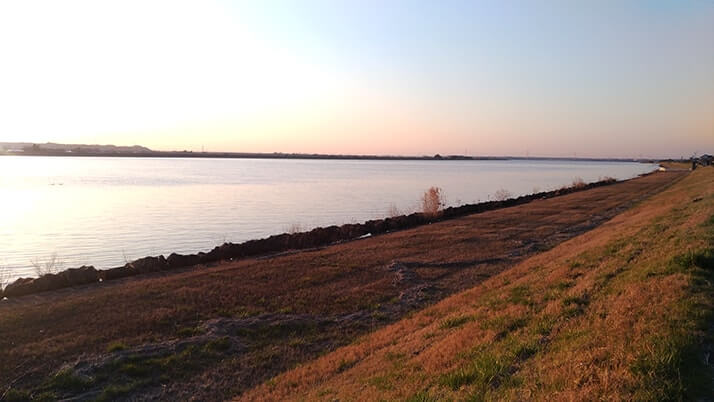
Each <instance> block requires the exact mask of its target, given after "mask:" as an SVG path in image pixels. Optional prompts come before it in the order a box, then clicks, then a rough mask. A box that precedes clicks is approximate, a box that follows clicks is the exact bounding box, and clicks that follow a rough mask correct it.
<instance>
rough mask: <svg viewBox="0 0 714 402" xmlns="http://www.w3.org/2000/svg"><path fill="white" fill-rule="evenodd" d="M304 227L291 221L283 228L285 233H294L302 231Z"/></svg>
mask: <svg viewBox="0 0 714 402" xmlns="http://www.w3.org/2000/svg"><path fill="white" fill-rule="evenodd" d="M304 231H305V228H304V227H303V226H302V225H301V224H299V223H293V224H291V225H290V226H288V227H287V229H285V233H289V234H295V233H301V232H304Z"/></svg>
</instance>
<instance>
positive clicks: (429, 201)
mask: <svg viewBox="0 0 714 402" xmlns="http://www.w3.org/2000/svg"><path fill="white" fill-rule="evenodd" d="M441 198H442V193H441V189H440V188H439V187H430V188H429V189H428V190H426V191H425V192H424V195H423V196H422V199H421V203H422V204H421V205H422V212H423V213H424V215H425V216H428V217H435V216H438V215H439V213H440V212H441V208H442V207H443V205H444V203H443V202H442V199H441Z"/></svg>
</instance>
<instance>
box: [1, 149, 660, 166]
mask: <svg viewBox="0 0 714 402" xmlns="http://www.w3.org/2000/svg"><path fill="white" fill-rule="evenodd" d="M0 156H54V157H108V158H204V159H303V160H385V161H408V160H414V161H490V160H493V161H507V160H534V161H573V162H641V163H655V162H656V161H657V160H655V159H647V158H639V159H638V158H577V157H537V156H530V157H519V156H465V155H443V156H442V155H439V154H437V155H434V156H397V155H330V154H299V153H279V152H274V153H249V152H192V151H151V152H83V151H80V152H67V151H60V150H58V151H55V150H39V151H33V152H0Z"/></svg>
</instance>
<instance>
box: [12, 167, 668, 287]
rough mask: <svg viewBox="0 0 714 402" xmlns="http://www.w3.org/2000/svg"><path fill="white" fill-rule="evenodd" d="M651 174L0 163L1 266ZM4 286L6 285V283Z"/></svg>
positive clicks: (160, 248) (112, 262)
mask: <svg viewBox="0 0 714 402" xmlns="http://www.w3.org/2000/svg"><path fill="white" fill-rule="evenodd" d="M654 168H655V166H654V165H649V164H639V163H621V162H554V161H438V162H437V161H347V160H340V161H333V160H269V159H261V160H255V159H160V158H156V159H144V158H136V159H135V158H52V157H11V156H5V157H0V203H1V204H0V205H1V206H2V207H1V208H0V266H4V267H5V269H4V270H5V272H6V273H7V272H8V271H9V275H10V276H11V277H12V278H15V277H18V276H21V275H25V276H27V275H33V276H34V269H33V268H32V263H33V262H34V263H44V262H46V261H48V260H49V259H50V258H51V256H53V255H56V257H57V258H58V260H59V261H60V264H61V266H62V267H63V268H71V267H77V266H80V265H83V264H87V265H94V266H95V267H97V268H110V267H114V266H119V265H123V264H124V263H125V261H127V260H132V259H136V258H139V257H143V256H146V255H158V254H164V255H168V254H169V253H171V252H173V251H175V252H181V253H195V252H198V251H207V250H209V249H211V248H213V247H214V246H216V245H218V244H220V243H223V242H225V241H232V242H240V241H244V240H249V239H255V238H261V237H265V236H268V235H271V234H277V233H282V232H285V231H289V230H294V229H296V228H300V229H302V230H306V229H310V228H312V227H316V226H325V225H332V224H342V223H350V222H361V221H364V220H368V219H373V218H381V217H384V216H386V215H387V214H388V213H389V211H390V209H393V208H394V207H396V208H397V209H399V210H400V211H401V212H412V211H414V210H416V209H417V206H418V202H419V197H420V195H421V194H422V193H423V192H424V190H426V189H427V188H428V187H430V186H439V187H441V188H442V189H443V191H444V194H445V197H446V203H447V204H448V205H457V204H463V203H473V202H477V201H484V200H487V199H488V198H489V197H492V195H493V194H494V193H495V192H496V191H498V190H499V189H506V190H508V191H510V192H511V193H512V194H513V195H522V194H527V193H532V192H533V191H541V190H549V189H554V188H557V187H560V186H562V185H564V184H569V183H571V182H572V181H573V178H575V177H581V178H583V179H584V180H585V181H586V182H590V181H595V180H597V179H598V178H599V177H601V176H611V177H615V178H618V179H625V178H630V177H633V176H636V175H638V174H641V173H644V172H648V171H651V170H652V169H654ZM6 275H7V274H6Z"/></svg>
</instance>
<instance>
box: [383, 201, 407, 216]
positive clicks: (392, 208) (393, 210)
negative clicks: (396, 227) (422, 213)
mask: <svg viewBox="0 0 714 402" xmlns="http://www.w3.org/2000/svg"><path fill="white" fill-rule="evenodd" d="M402 215H404V213H402V211H400V210H399V208H397V206H396V205H394V204H389V207H388V208H387V218H395V217H397V216H402Z"/></svg>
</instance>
